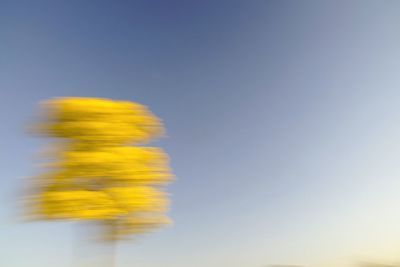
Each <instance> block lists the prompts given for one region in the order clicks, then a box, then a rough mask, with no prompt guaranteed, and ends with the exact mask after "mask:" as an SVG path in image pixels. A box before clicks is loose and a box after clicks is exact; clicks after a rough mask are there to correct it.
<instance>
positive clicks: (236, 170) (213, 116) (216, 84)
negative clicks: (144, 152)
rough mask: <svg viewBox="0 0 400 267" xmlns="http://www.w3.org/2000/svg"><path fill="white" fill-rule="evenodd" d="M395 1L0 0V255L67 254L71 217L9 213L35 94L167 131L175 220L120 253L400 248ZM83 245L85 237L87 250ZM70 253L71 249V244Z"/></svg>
mask: <svg viewBox="0 0 400 267" xmlns="http://www.w3.org/2000/svg"><path fill="white" fill-rule="evenodd" d="M399 13H400V3H399V2H397V1H255V0H252V1H244V0H242V1H235V0H232V1H50V0H48V1H41V0H39V1H18V0H16V1H15V0H14V1H1V0H0V36H1V42H0V88H1V97H0V119H1V122H2V124H1V133H2V135H1V139H0V147H1V149H0V158H1V162H3V164H2V177H1V179H0V201H1V203H2V205H0V247H1V250H2V253H1V254H2V257H1V258H0V265H1V266H9V267H23V266H30V267H53V266H58V267H67V266H73V262H71V259H72V256H73V254H74V253H76V250H77V248H79V250H80V251H79V252H78V254H81V255H80V257H82V258H83V259H85V260H86V261H87V262H90V261H91V257H92V258H97V260H99V261H100V260H101V259H102V256H103V253H102V252H99V251H97V249H99V248H93V249H92V248H90V247H89V246H88V245H83V246H82V247H80V246H78V245H77V244H79V242H81V241H79V233H80V230H79V229H80V228H79V226H78V225H77V224H76V223H67V222H62V223H47V222H43V223H30V224H26V223H19V221H18V213H19V212H20V210H19V207H18V204H17V201H16V199H17V196H18V193H19V192H20V190H21V188H23V184H24V183H23V178H26V177H29V176H30V175H32V174H33V173H34V163H33V159H34V156H33V155H34V153H35V152H37V151H38V150H40V147H41V146H42V145H43V144H45V143H46V140H38V139H35V138H33V137H30V136H29V135H27V133H26V127H27V124H28V123H29V122H30V121H31V120H32V119H33V118H34V114H35V112H36V111H37V104H38V102H40V101H42V100H45V99H48V98H51V97H57V96H90V97H107V98H114V99H125V100H131V101H137V102H140V103H143V104H145V105H148V106H149V107H150V108H151V110H152V111H153V112H154V113H155V114H157V115H158V116H159V117H161V118H162V119H163V120H164V123H165V125H166V128H167V132H168V136H167V137H166V138H164V139H162V140H160V141H159V142H158V143H157V145H159V146H161V147H163V148H164V149H165V150H166V151H167V152H168V153H169V155H170V157H171V160H172V162H171V164H172V167H173V169H174V173H175V174H176V176H177V181H176V182H175V183H174V184H172V185H171V186H170V187H169V192H171V194H172V199H173V205H172V210H171V212H170V215H171V217H172V219H173V220H174V222H175V223H174V225H173V226H172V227H169V228H165V229H163V230H161V231H159V232H156V233H154V234H151V235H148V236H145V237H143V238H141V239H140V240H139V241H137V242H131V243H124V244H120V246H119V249H118V263H119V265H118V266H120V267H128V266H142V267H159V266H163V267H187V266H193V267H198V266H199V267H200V266H202V267H204V266H207V267H217V266H218V267H225V266H226V267H227V266H229V267H241V266H247V267H250V266H254V267H261V266H265V265H267V264H273V263H287V264H303V265H307V266H312V267H314V266H315V267H316V266H325V267H339V266H340V267H346V266H352V264H353V263H354V262H356V261H357V260H364V259H371V260H381V261H400V257H399V256H398V249H396V248H398V247H399V246H400V227H399V225H400V210H399V208H398V204H397V203H399V202H400V194H398V192H399V190H400V189H399V188H400V179H399V177H400V167H399V166H400V165H399V164H398V161H399V159H400V142H399V141H398V140H399V137H400V123H399V121H400V120H399V119H400V108H399V104H398V103H399V99H400V90H399V88H400V78H399V75H398V70H399V69H400V31H399V27H398V25H400V17H399V15H398V14H399ZM92 250H93V251H92ZM74 251H75V252H74Z"/></svg>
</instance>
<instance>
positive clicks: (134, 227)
mask: <svg viewBox="0 0 400 267" xmlns="http://www.w3.org/2000/svg"><path fill="white" fill-rule="evenodd" d="M43 107H44V112H45V116H44V119H43V120H42V121H41V122H39V127H38V129H39V131H40V133H41V134H44V135H46V136H50V137H55V138H58V139H59V140H62V142H59V143H56V144H55V145H54V147H53V148H52V149H49V150H48V152H47V153H46V155H47V156H48V157H49V158H50V159H51V162H50V163H48V164H47V168H48V171H47V172H45V173H43V174H42V175H40V176H39V178H38V179H37V183H36V184H35V185H34V186H35V190H34V191H35V192H37V193H36V194H34V195H33V196H30V198H29V199H31V200H32V201H31V203H30V205H31V206H33V209H32V211H33V213H34V214H35V215H37V216H39V217H40V218H44V219H70V220H98V221H102V222H103V225H104V226H106V227H107V228H110V227H111V228H112V229H106V231H105V233H106V234H107V235H108V238H112V239H114V238H122V237H123V236H124V235H128V234H134V233H140V232H144V231H147V230H149V229H151V228H155V227H158V226H160V225H163V224H165V223H168V222H169V220H168V218H167V217H166V216H165V215H164V213H165V212H166V211H167V207H168V198H167V195H166V194H165V193H164V192H163V191H162V190H161V188H160V186H161V185H163V184H165V183H167V182H169V181H170V180H171V173H170V169H169V167H168V157H167V155H166V154H165V152H163V151H162V150H161V149H159V148H155V147H142V146H132V145H137V144H144V143H146V142H148V141H150V140H151V139H153V138H156V137H158V136H160V135H161V134H162V132H163V128H162V125H161V122H160V120H159V119H158V118H157V117H155V116H154V115H153V114H151V112H150V111H149V110H148V109H147V108H146V107H145V106H143V105H140V104H137V103H132V102H127V101H113V100H108V99H97V98H57V99H53V100H50V101H47V102H46V103H44V105H43ZM110 233H113V234H112V236H110Z"/></svg>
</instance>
